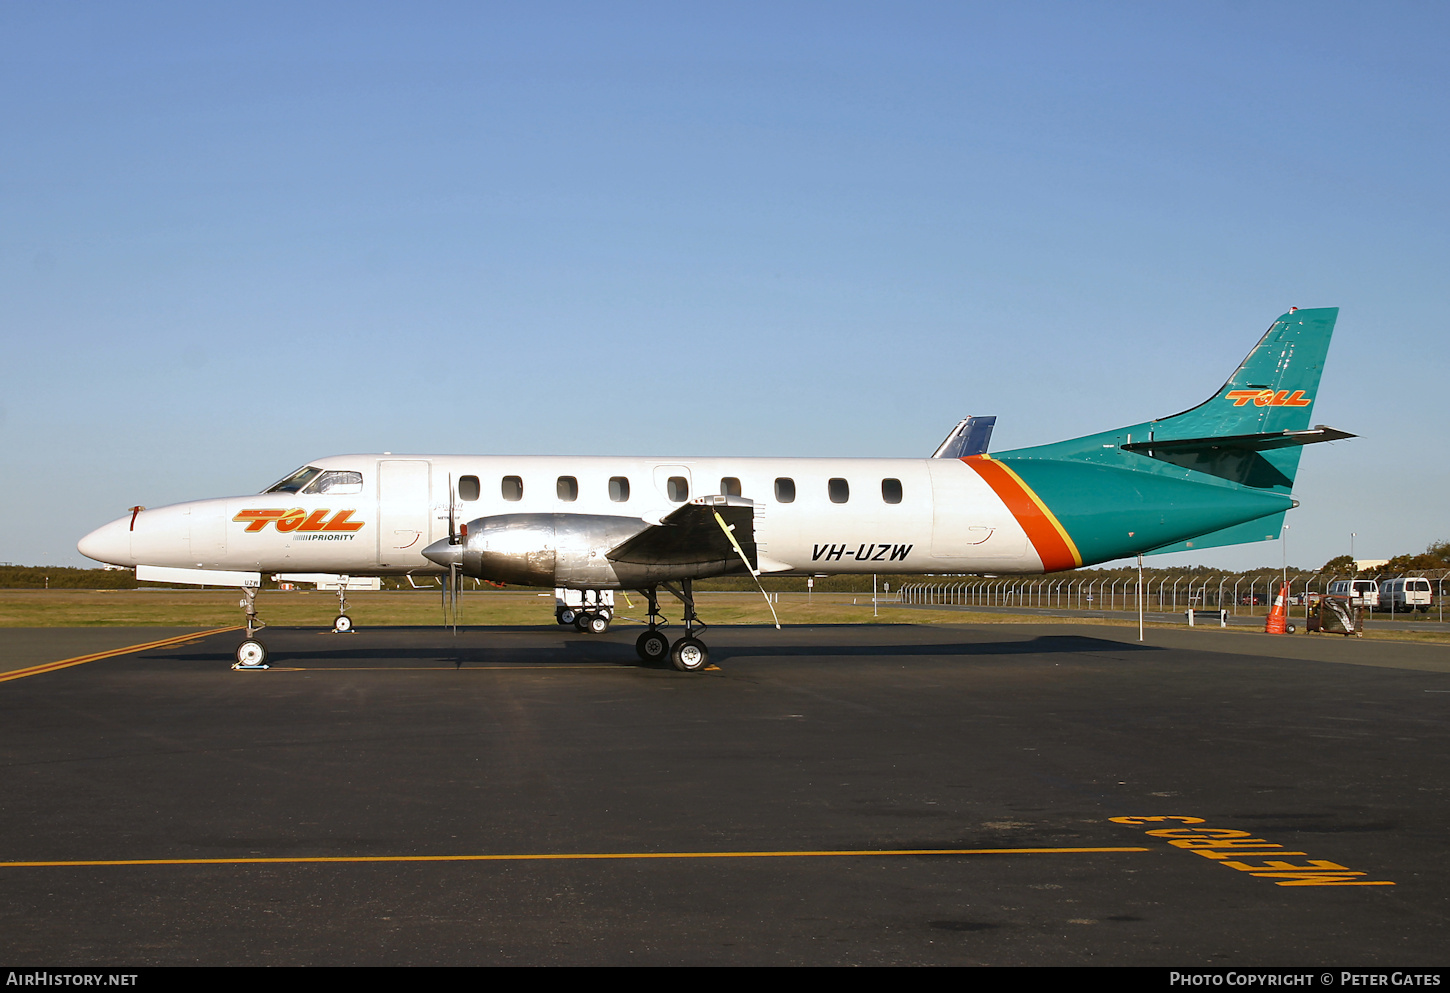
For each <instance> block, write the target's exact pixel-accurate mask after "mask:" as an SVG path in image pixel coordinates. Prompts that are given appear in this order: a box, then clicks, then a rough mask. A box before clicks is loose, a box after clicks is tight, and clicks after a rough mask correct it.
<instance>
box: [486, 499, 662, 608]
mask: <svg viewBox="0 0 1450 993" xmlns="http://www.w3.org/2000/svg"><path fill="white" fill-rule="evenodd" d="M647 527H649V524H648V523H647V522H645V521H643V520H640V519H639V518H638V517H608V516H603V515H592V514H499V515H496V516H494V517H480V518H478V519H477V520H473V521H470V522H469V523H468V538H467V539H466V540H465V541H464V543H463V549H462V550H463V555H462V567H463V574H464V575H465V576H472V577H474V578H476V579H489V580H493V581H494V582H497V583H513V584H515V585H518V586H567V587H574V588H581V589H609V588H615V587H619V586H621V585H623V584H622V582H621V577H620V576H619V575H618V574H617V573H616V572H615V569H614V565H613V563H611V562H610V561H609V559H607V558H605V553H606V552H608V551H609V550H610V549H611V548H614V547H615V546H616V545H618V544H620V543H621V542H623V541H625V540H626V539H628V538H631V537H633V536H634V535H636V534H638V533H639V532H641V531H643V530H644V529H645V528H647Z"/></svg>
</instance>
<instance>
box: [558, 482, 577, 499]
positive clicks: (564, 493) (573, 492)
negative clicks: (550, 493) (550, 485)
mask: <svg viewBox="0 0 1450 993" xmlns="http://www.w3.org/2000/svg"><path fill="white" fill-rule="evenodd" d="M556 490H557V492H558V494H559V499H560V500H563V501H564V502H565V503H573V502H574V501H575V500H578V499H579V480H577V479H575V478H574V477H573V476H560V477H559V485H558V486H557V487H556Z"/></svg>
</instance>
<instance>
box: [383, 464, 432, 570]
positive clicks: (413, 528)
mask: <svg viewBox="0 0 1450 993" xmlns="http://www.w3.org/2000/svg"><path fill="white" fill-rule="evenodd" d="M428 470H429V464H428V462H426V461H424V460H422V459H381V460H379V461H378V564H379V565H382V566H398V565H406V564H409V563H410V562H411V561H412V560H414V559H418V560H419V561H420V562H421V561H422V558H421V552H422V550H423V549H424V548H425V547H427V545H428V543H429V534H428V508H429V507H430V506H431V504H430V502H429V496H430V494H429V489H428V475H429V471H428Z"/></svg>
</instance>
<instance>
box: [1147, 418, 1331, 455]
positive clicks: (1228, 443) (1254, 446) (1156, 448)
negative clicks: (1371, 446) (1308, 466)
mask: <svg viewBox="0 0 1450 993" xmlns="http://www.w3.org/2000/svg"><path fill="white" fill-rule="evenodd" d="M1357 437H1358V435H1353V434H1350V433H1349V432H1348V431H1340V430H1337V429H1335V428H1330V427H1325V426H1324V425H1323V424H1320V425H1317V426H1316V427H1314V428H1313V429H1312V430H1309V431H1268V432H1265V433H1264V434H1235V435H1228V436H1226V437H1225V436H1221V437H1217V438H1174V439H1172V440H1171V441H1135V442H1133V443H1132V444H1130V445H1124V446H1123V451H1125V452H1145V453H1147V454H1148V455H1152V454H1153V453H1154V452H1201V451H1210V450H1213V449H1222V448H1232V449H1237V450H1239V451H1246V452H1266V451H1269V450H1270V449H1273V448H1289V447H1291V446H1293V445H1313V444H1315V443H1317V442H1321V441H1343V440H1344V439H1345V438H1357Z"/></svg>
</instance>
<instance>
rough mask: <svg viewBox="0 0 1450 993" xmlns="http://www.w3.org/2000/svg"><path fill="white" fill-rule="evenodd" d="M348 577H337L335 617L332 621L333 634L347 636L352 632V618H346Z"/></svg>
mask: <svg viewBox="0 0 1450 993" xmlns="http://www.w3.org/2000/svg"><path fill="white" fill-rule="evenodd" d="M348 579H349V577H348V576H338V577H337V616H336V617H334V618H333V619H332V633H333V634H347V633H348V632H350V631H351V630H352V618H351V617H348V616H347V581H348Z"/></svg>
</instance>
